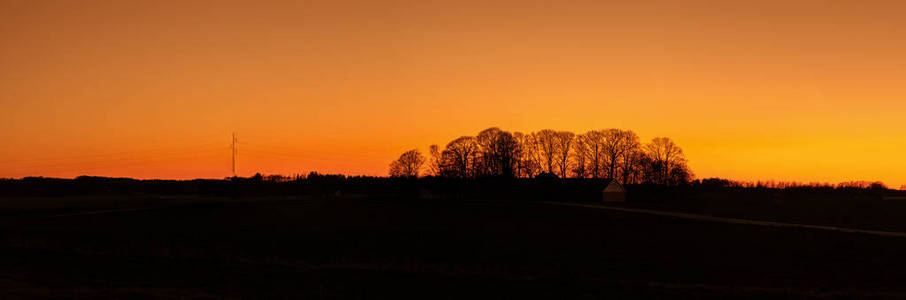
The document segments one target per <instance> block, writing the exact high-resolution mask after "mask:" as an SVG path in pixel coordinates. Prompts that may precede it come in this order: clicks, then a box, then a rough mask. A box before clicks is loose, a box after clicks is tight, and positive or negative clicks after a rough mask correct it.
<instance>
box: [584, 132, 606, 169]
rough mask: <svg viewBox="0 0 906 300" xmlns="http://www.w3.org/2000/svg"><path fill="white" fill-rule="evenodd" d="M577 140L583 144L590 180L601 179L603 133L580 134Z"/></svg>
mask: <svg viewBox="0 0 906 300" xmlns="http://www.w3.org/2000/svg"><path fill="white" fill-rule="evenodd" d="M579 139H581V140H582V143H583V144H585V147H586V148H587V150H586V151H585V155H586V159H585V160H586V161H587V164H588V172H589V173H590V175H591V178H595V179H597V178H601V177H602V176H601V173H602V168H601V167H602V165H603V164H604V140H605V139H604V133H603V132H601V131H597V130H591V131H588V132H586V133H585V134H582V135H581V136H580V137H579Z"/></svg>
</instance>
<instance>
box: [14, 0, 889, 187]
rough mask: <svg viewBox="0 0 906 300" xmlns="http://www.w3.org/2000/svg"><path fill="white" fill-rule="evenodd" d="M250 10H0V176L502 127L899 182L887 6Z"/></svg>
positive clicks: (172, 166)
mask: <svg viewBox="0 0 906 300" xmlns="http://www.w3.org/2000/svg"><path fill="white" fill-rule="evenodd" d="M252 2H258V1H241V2H239V1H237V2H233V1H74V0H73V1H30V0H25V1H10V0H0V127H2V129H0V143H2V145H3V147H0V177H22V176H26V175H43V176H59V177H72V176H77V175H81V174H91V175H101V176H129V177H139V178H152V177H163V178H195V177H209V178H210V177H213V178H220V177H224V176H228V175H230V152H229V148H228V146H229V142H230V135H231V133H232V132H233V131H236V132H238V134H239V137H240V141H241V142H242V145H240V156H239V171H240V174H241V175H249V174H251V173H254V172H256V171H260V172H263V173H283V174H291V173H302V172H308V171H312V170H317V171H321V172H342V173H348V174H372V175H384V174H386V171H387V164H388V163H389V162H390V161H391V160H392V159H394V158H396V157H397V156H398V155H399V153H401V152H402V151H404V150H406V149H410V148H413V147H418V148H420V149H423V150H424V149H426V148H427V146H428V145H429V144H432V143H438V144H441V145H443V144H445V143H446V142H447V141H449V140H451V139H453V138H455V137H457V136H460V135H464V134H475V133H477V132H478V131H479V130H481V129H484V128H486V127H491V126H499V127H501V128H503V129H507V130H518V131H532V130H539V129H544V128H555V129H564V130H572V131H576V132H584V131H586V130H588V129H602V128H611V127H617V128H626V129H633V130H635V131H636V132H637V133H639V135H640V136H642V138H643V139H645V140H647V139H650V138H652V137H654V136H668V137H671V138H673V139H675V140H676V141H677V142H678V143H679V144H680V145H681V146H682V147H683V149H684V150H685V152H686V154H687V156H688V158H689V160H690V165H691V167H692V168H693V170H694V171H695V173H696V175H697V176H698V177H712V176H719V177H727V178H734V179H742V180H757V179H775V180H797V181H806V182H808V181H822V182H823V181H828V182H839V181H845V180H855V179H866V180H883V181H885V182H886V183H888V184H889V185H891V186H893V187H899V186H900V185H901V184H906V158H904V157H906V156H904V155H903V153H904V151H903V150H904V148H906V118H904V115H906V18H904V17H903V13H904V12H906V2H903V1H701V2H696V1H613V2H615V3H606V2H608V1H583V2H570V3H564V2H565V1H543V2H532V1H498V2H494V3H490V2H492V1H471V2H470V1H449V2H441V1H409V2H393V1H370V2H357V1H323V2H320V1H276V2H270V4H260V3H255V4H252ZM630 2H632V3H630ZM635 2H647V4H640V3H635ZM790 2H795V3H790Z"/></svg>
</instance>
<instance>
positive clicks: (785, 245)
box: [0, 196, 906, 299]
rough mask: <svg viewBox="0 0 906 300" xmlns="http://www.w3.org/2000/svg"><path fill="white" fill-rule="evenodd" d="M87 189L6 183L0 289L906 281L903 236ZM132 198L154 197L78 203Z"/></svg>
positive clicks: (330, 294)
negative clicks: (107, 193) (45, 192)
mask: <svg viewBox="0 0 906 300" xmlns="http://www.w3.org/2000/svg"><path fill="white" fill-rule="evenodd" d="M90 198H91V197H87V198H80V199H76V200H77V201H76V200H72V199H67V200H61V199H65V198H31V199H24V198H21V199H11V198H7V199H0V202H3V203H5V204H4V205H3V206H0V232H2V236H0V287H3V288H2V289H0V294H2V296H3V298H33V297H65V298H96V297H118V298H145V297H154V298H160V297H172V298H184V297H190V298H194V297H216V298H221V297H267V298H272V297H293V298H323V299H348V298H353V299H363V298H365V299H370V298H400V297H408V298H416V297H417V298H504V299H518V298H567V299H573V298H580V299H600V298H611V297H614V296H616V297H620V298H627V297H658V298H663V297H672V298H674V297H690V298H701V297H710V296H715V297H722V296H737V297H738V296H751V297H753V298H755V297H763V296H774V297H789V298H810V297H841V296H843V297H846V296H852V297H866V296H879V297H906V286H904V285H903V284H902V283H903V281H904V279H906V239H902V238H890V237H875V236H865V235H859V234H846V233H836V232H823V231H813V230H799V229H778V228H763V227H756V226H749V225H731V224H717V223H707V222H698V221H690V220H682V219H673V218H666V217H657V216H648V215H638V214H631V213H620V212H609V211H604V210H596V209H588V208H581V207H564V206H555V205H548V204H540V203H528V202H496V201H427V200H422V201H414V200H400V199H394V198H390V197H384V198H375V197H370V198H364V197H349V196H348V197H345V198H344V199H316V198H249V199H226V198H220V199H218V198H186V199H177V198H171V199H155V198H154V197H144V198H139V197H131V198H130V199H119V200H116V199H113V198H111V199H101V200H97V199H95V200H91V199H90ZM36 201H56V202H55V203H58V204H55V205H36V204H35V203H37V202H36ZM60 203H62V204H60ZM75 203H90V204H84V205H76V204H75ZM111 203H117V204H116V205H114V204H111ZM127 204H128V205H127ZM60 207H68V208H60ZM130 207H132V208H136V207H141V208H151V209H147V210H137V211H128V210H121V211H108V212H105V213H97V214H78V213H80V212H89V211H103V210H109V209H128V208H130ZM26 208H28V209H26Z"/></svg>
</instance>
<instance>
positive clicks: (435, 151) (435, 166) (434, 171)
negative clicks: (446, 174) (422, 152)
mask: <svg viewBox="0 0 906 300" xmlns="http://www.w3.org/2000/svg"><path fill="white" fill-rule="evenodd" d="M428 154H429V155H431V158H430V161H429V162H428V171H429V172H430V173H431V175H434V176H441V175H442V174H441V160H442V158H441V155H440V147H438V146H437V145H431V146H429V147H428Z"/></svg>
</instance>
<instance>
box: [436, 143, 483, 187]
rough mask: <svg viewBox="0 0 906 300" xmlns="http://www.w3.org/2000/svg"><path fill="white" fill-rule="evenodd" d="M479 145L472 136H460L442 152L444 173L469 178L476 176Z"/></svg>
mask: <svg viewBox="0 0 906 300" xmlns="http://www.w3.org/2000/svg"><path fill="white" fill-rule="evenodd" d="M477 154H478V145H477V144H476V143H475V138H473V137H471V136H462V137H459V138H457V139H455V140H453V141H452V142H450V143H449V144H447V147H446V149H444V151H443V152H441V157H442V158H443V159H442V161H443V164H442V165H443V168H442V170H443V171H442V173H444V175H446V176H450V177H459V178H468V177H474V176H475V167H476V165H477V161H478V160H477V157H476V156H477Z"/></svg>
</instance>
